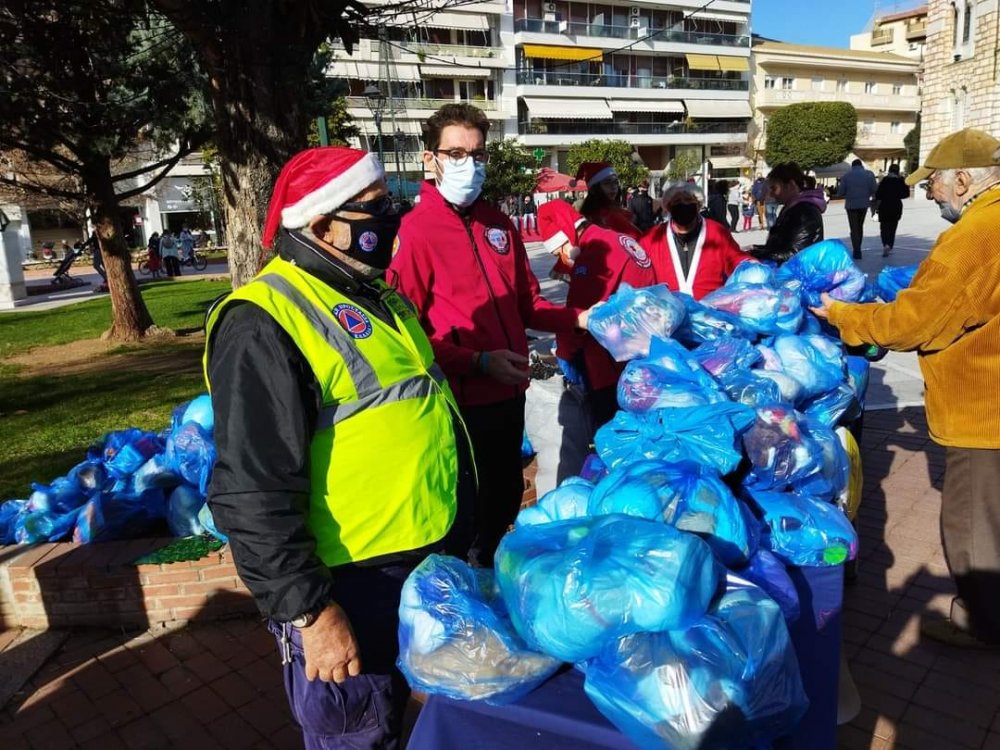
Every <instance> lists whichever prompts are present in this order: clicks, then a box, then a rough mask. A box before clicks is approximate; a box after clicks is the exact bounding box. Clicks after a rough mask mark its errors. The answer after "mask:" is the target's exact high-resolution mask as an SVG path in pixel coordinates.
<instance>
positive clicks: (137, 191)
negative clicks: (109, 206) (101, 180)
mask: <svg viewBox="0 0 1000 750" xmlns="http://www.w3.org/2000/svg"><path fill="white" fill-rule="evenodd" d="M189 153H191V152H190V151H188V152H186V153H185V152H184V150H183V149H181V150H180V151H178V152H177V153H176V154H174V155H173V156H172V157H171V158H170V159H168V160H167V161H166V162H165V163H166V166H165V167H164V168H163V169H162V170H160V173H159V174H158V175H156V176H155V177H153V179H151V180H150V181H149V182H147V183H145V184H144V185H140V186H139V187H136V188H132V189H131V190H126V191H125V192H124V193H116V194H117V196H118V200H119V201H124V200H128V199H129V198H134V197H135V196H137V195H141V194H142V193H145V192H146V191H147V190H149V189H150V188H152V187H153V186H154V185H156V183H158V182H159V181H160V180H162V179H163V178H164V177H166V176H167V173H168V172H169V171H170V170H171V169H173V168H174V166H175V165H176V164H177V162H179V161H180V160H181V159H183V158H184V157H185V156H187V154H189ZM146 171H149V170H143V172H146ZM143 172H140V174H142V173H143ZM114 179H115V180H120V179H123V178H121V177H115V178H114Z"/></svg>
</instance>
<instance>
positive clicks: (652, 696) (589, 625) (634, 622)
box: [400, 241, 875, 750]
mask: <svg viewBox="0 0 1000 750" xmlns="http://www.w3.org/2000/svg"><path fill="white" fill-rule="evenodd" d="M824 293H828V294H830V295H831V296H833V297H834V298H835V299H839V300H843V301H848V302H859V301H861V302H867V301H874V298H875V290H874V286H873V285H872V284H870V283H869V282H868V280H867V278H866V277H865V276H864V274H863V273H862V272H861V271H860V270H859V269H858V268H857V267H856V266H855V265H854V264H853V261H852V259H851V257H850V254H849V252H848V251H847V249H846V248H845V247H844V246H843V245H842V244H841V243H839V242H836V241H830V242H822V243H819V244H817V245H814V246H812V247H810V248H807V249H805V250H803V251H802V252H800V253H799V254H798V255H797V256H795V258H793V259H792V261H790V262H789V263H786V264H785V265H784V266H783V267H781V268H780V269H775V268H773V267H770V266H768V265H765V264H759V263H754V262H750V261H748V262H746V263H743V264H741V265H740V266H739V267H738V268H737V269H736V272H735V273H734V275H733V276H732V278H730V280H729V282H728V283H727V284H726V285H725V286H724V287H722V288H721V289H719V290H717V291H716V292H714V293H713V294H710V295H708V296H707V297H705V298H704V299H702V300H701V301H695V300H694V299H692V298H691V297H689V296H686V295H682V294H674V293H672V292H670V291H668V290H667V289H666V288H665V287H662V286H661V287H654V288H651V289H646V290H635V289H631V288H627V287H623V289H622V290H621V291H620V292H619V293H618V294H616V295H615V296H613V297H612V298H611V299H610V300H608V302H607V303H606V304H604V305H603V306H601V307H600V308H598V309H597V310H595V311H594V312H593V313H592V315H591V318H590V324H589V329H590V332H591V333H592V335H594V337H595V338H596V339H597V340H598V341H599V342H601V344H602V345H604V346H605V348H606V349H607V350H608V351H609V352H610V353H611V354H612V355H613V356H614V357H615V358H616V359H617V360H618V361H620V362H624V363H626V364H625V368H624V372H623V374H622V376H621V379H620V381H619V387H618V401H619V406H620V411H619V412H618V413H617V414H616V416H615V417H614V418H613V419H612V420H611V421H610V422H609V423H608V424H606V425H605V426H604V427H602V428H601V429H600V430H599V431H598V433H597V435H596V438H595V449H596V455H594V456H591V458H590V459H588V461H587V462H586V464H585V467H584V470H583V472H582V476H580V477H573V478H570V479H567V480H566V481H564V482H563V484H562V485H561V486H559V487H558V488H557V489H555V490H553V491H552V492H549V493H548V494H546V495H545V496H544V497H542V498H541V499H540V500H539V501H538V503H537V504H536V505H535V506H533V507H530V508H526V509H524V510H522V511H521V513H520V514H519V516H518V518H517V521H516V523H515V526H514V529H513V530H512V531H511V532H509V533H508V534H507V535H506V536H505V537H504V539H503V540H502V542H501V544H500V546H499V548H498V550H497V553H496V557H495V559H494V571H495V572H494V573H492V574H491V575H489V576H488V577H486V578H484V579H481V582H480V583H479V592H480V593H477V594H475V595H474V596H472V595H470V594H468V593H467V592H468V590H469V589H470V586H469V585H468V584H463V585H461V586H459V585H457V584H451V585H450V589H451V593H449V595H448V596H447V597H442V596H440V595H439V596H438V597H437V599H436V600H432V599H431V598H429V597H426V596H425V597H423V598H422V599H421V600H420V601H419V602H418V601H417V599H416V598H415V597H414V598H411V599H410V600H409V601H404V603H403V605H402V606H401V609H400V615H401V623H400V646H401V655H400V666H401V667H402V668H403V671H404V673H405V674H406V675H407V676H408V678H409V679H410V681H411V684H413V685H415V686H418V687H419V688H420V689H422V690H425V691H428V692H432V693H435V692H436V693H443V694H446V695H450V696H452V697H465V698H470V699H484V700H487V701H490V702H495V703H503V702H505V701H507V700H510V699H511V698H512V696H516V697H519V696H520V695H523V694H524V692H526V690H530V689H532V688H533V687H534V686H536V685H537V684H539V682H540V681H541V680H543V679H544V678H545V677H546V676H547V675H548V674H549V673H550V671H549V665H547V663H546V662H544V661H543V660H544V659H545V658H550V659H554V660H556V661H557V662H565V663H570V664H573V665H575V666H576V668H578V669H580V670H581V671H582V672H583V673H584V675H585V686H586V691H587V694H588V696H589V697H590V698H591V699H592V701H593V702H594V704H595V705H596V706H597V707H598V708H599V709H600V710H601V711H602V712H603V713H604V714H605V715H606V716H607V717H608V718H609V719H610V720H611V721H612V722H613V723H614V724H615V725H616V726H618V728H619V729H621V731H622V732H623V733H625V734H626V735H627V736H628V737H629V738H631V739H632V741H634V742H635V743H636V744H637V745H638V746H639V747H642V748H678V749H679V748H685V749H686V748H691V749H692V750H693V749H694V748H701V749H705V748H749V747H760V746H766V745H767V744H768V743H769V742H771V741H773V740H775V739H776V738H778V737H781V736H784V735H787V734H790V733H791V732H792V731H793V730H794V728H795V727H796V725H797V723H798V721H799V720H800V719H801V717H802V716H803V714H804V713H805V711H806V709H807V707H808V699H807V698H806V695H805V693H804V690H803V687H802V681H801V677H800V674H799V667H798V662H797V658H796V654H795V651H794V649H793V647H792V644H791V639H790V636H789V632H788V627H787V624H788V623H790V622H794V621H795V620H796V619H797V618H798V617H799V613H800V609H801V606H800V602H799V599H798V595H797V593H796V588H795V585H794V584H793V582H792V578H791V576H790V575H789V568H792V567H796V566H834V565H842V564H843V563H845V562H846V561H848V560H851V559H853V558H854V557H855V556H856V554H857V547H858V539H857V534H856V532H855V530H854V528H853V526H852V524H851V523H850V521H849V520H848V518H847V516H846V515H845V512H844V511H843V510H842V508H843V507H845V495H846V493H847V488H848V480H849V475H850V463H849V459H848V454H847V451H846V450H845V443H844V441H845V440H847V438H846V430H845V429H844V425H847V424H850V423H851V421H852V420H854V419H856V418H857V417H858V416H859V415H860V414H861V412H862V409H863V402H864V390H865V388H866V385H867V370H868V362H867V361H866V360H864V359H863V358H860V357H852V356H848V355H847V353H846V352H845V350H844V347H843V345H842V344H841V342H840V341H839V339H838V338H837V335H836V331H834V330H833V329H830V328H829V327H827V326H826V324H825V323H823V322H822V321H820V320H819V319H817V318H816V317H815V316H814V315H813V314H812V313H811V312H809V307H810V306H814V305H816V304H818V303H819V301H820V296H821V295H822V294H824ZM681 311H683V313H682V312H681ZM444 559H447V558H444ZM440 560H441V559H439V560H438V561H437V562H435V563H434V565H437V566H440V565H442V564H443V563H441V562H440ZM425 566H426V564H425ZM425 566H422V568H423V567H425ZM448 566H449V569H450V570H455V569H457V570H462V571H465V572H463V573H462V574H461V576H463V577H465V578H467V579H468V580H472V578H469V577H470V576H473V577H474V575H475V574H478V573H479V571H476V572H475V574H474V573H473V572H472V571H471V569H468V567H467V566H466V565H465V563H462V562H459V561H457V560H450V561H449V562H448ZM426 575H427V571H426V570H424V571H422V572H421V571H418V572H417V573H415V574H414V577H415V578H416V579H417V582H416V583H415V584H414V585H419V580H420V578H421V577H426ZM456 575H457V574H456ZM413 580H414V579H413V578H411V582H412V581H413ZM409 585H410V584H408V586H409ZM445 600H446V601H445ZM484 602H486V603H488V605H489V607H488V608H489V612H488V616H485V617H484V615H483V613H482V607H483V603H484ZM414 606H415V607H416V608H417V612H416V613H415V612H414V611H413V607H414ZM456 622H459V623H461V627H459V626H457V625H456V624H455V623H456ZM484 628H485V629H486V630H490V631H492V632H493V633H494V635H493V637H492V641H493V647H492V648H490V649H484V648H483V646H482V644H483V643H484V640H489V639H486V637H485V635H484V633H483V629H484ZM418 631H420V632H422V633H423V635H422V636H420V635H418ZM428 632H432V633H433V634H434V638H435V639H436V640H435V641H434V648H433V649H431V650H430V651H429V650H428V647H424V649H423V651H422V652H421V654H423V653H435V652H436V650H441V649H444V648H448V649H451V650H453V651H454V650H457V651H459V652H461V653H462V654H463V659H462V661H461V667H462V668H461V670H455V671H454V673H449V671H448V670H438V671H437V672H436V674H435V679H426V674H425V675H423V678H422V679H416V678H415V677H414V669H413V662H414V659H415V658H417V656H418V654H417V653H416V652H417V649H415V647H414V645H413V644H414V643H415V642H419V641H421V640H422V639H423V640H426V639H427V635H426V634H427V633H428ZM485 651H488V652H490V654H491V656H490V657H489V658H485V657H483V658H482V659H481V658H480V655H481V654H482V653H484V652H485ZM514 653H517V654H520V655H521V656H522V657H525V656H526V655H527V658H529V662H528V663H530V664H532V665H534V667H533V668H532V669H530V670H526V672H527V673H526V674H522V675H515V674H514V673H513V670H511V669H509V668H508V669H507V670H506V673H505V675H503V676H502V677H500V680H501V683H504V684H503V686H502V687H501V686H500V685H498V684H497V683H496V680H497V679H498V674H497V669H496V664H498V663H504V659H506V658H507V657H508V656H509V655H510V654H514ZM470 655H472V657H473V658H469V656H470ZM480 662H481V664H480ZM480 668H482V670H483V672H484V674H485V677H484V681H485V682H486V683H488V684H489V685H490V689H489V690H488V691H484V693H483V694H481V695H478V696H472V695H470V694H469V693H470V691H469V688H468V686H469V685H470V684H475V683H476V682H477V676H476V675H477V670H479V669H480Z"/></svg>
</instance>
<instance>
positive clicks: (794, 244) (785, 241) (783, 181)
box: [750, 162, 826, 264]
mask: <svg viewBox="0 0 1000 750" xmlns="http://www.w3.org/2000/svg"><path fill="white" fill-rule="evenodd" d="M767 184H768V187H769V190H770V196H771V200H773V201H774V204H775V205H778V204H781V205H783V206H784V209H783V210H782V212H781V215H780V216H779V217H778V219H777V221H775V222H774V226H772V227H771V230H770V231H769V232H768V233H767V240H766V241H765V242H764V244H763V245H754V246H753V247H752V248H750V253H751V254H752V255H753V256H754V257H755V258H758V259H759V260H771V261H774V262H775V263H778V264H781V263H784V262H785V261H786V260H788V259H789V258H791V257H792V256H793V255H795V253H797V252H798V251H799V250H802V249H803V248H806V247H809V246H810V245H813V244H815V243H817V242H819V241H820V240H822V239H823V212H824V211H826V196H825V195H824V194H823V191H822V190H820V189H817V188H813V189H812V190H810V189H808V188H806V176H805V175H804V174H803V173H802V170H801V169H800V168H799V166H798V165H797V164H793V163H791V162H788V163H787V164H779V165H778V166H776V167H775V168H774V169H772V170H771V173H770V174H769V175H768V176H767Z"/></svg>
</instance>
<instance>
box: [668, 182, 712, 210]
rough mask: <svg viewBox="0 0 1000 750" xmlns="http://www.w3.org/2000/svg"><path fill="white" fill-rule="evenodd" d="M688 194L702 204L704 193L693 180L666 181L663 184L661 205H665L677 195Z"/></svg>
mask: <svg viewBox="0 0 1000 750" xmlns="http://www.w3.org/2000/svg"><path fill="white" fill-rule="evenodd" d="M685 194H686V195H690V196H691V197H692V198H694V199H695V200H696V201H698V204H699V205H704V203H705V194H704V193H703V192H701V188H700V187H698V186H697V185H695V184H694V183H693V182H668V183H666V184H664V186H663V205H664V206H665V205H667V204H668V203H670V201H671V200H672V199H674V198H676V197H677V196H678V195H685Z"/></svg>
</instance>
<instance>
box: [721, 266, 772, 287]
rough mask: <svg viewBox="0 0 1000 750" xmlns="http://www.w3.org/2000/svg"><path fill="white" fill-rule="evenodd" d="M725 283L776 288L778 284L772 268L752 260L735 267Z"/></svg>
mask: <svg viewBox="0 0 1000 750" xmlns="http://www.w3.org/2000/svg"><path fill="white" fill-rule="evenodd" d="M726 283H728V284H766V285H768V286H777V284H778V282H777V280H776V278H775V275H774V267H773V266H771V265H769V264H767V263H759V262H757V261H753V260H745V261H743V262H742V263H740V264H739V265H738V266H736V268H734V269H733V272H732V274H730V276H729V278H728V279H726Z"/></svg>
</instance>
